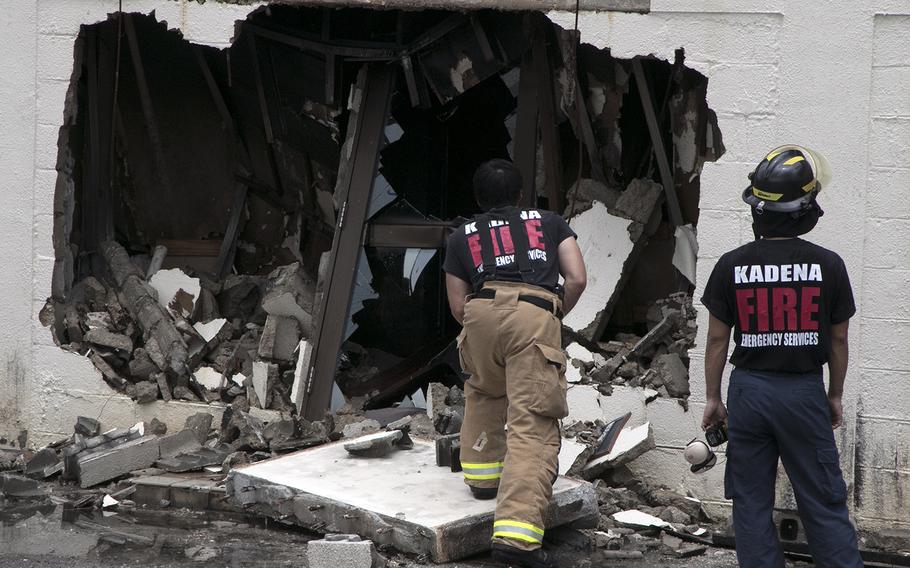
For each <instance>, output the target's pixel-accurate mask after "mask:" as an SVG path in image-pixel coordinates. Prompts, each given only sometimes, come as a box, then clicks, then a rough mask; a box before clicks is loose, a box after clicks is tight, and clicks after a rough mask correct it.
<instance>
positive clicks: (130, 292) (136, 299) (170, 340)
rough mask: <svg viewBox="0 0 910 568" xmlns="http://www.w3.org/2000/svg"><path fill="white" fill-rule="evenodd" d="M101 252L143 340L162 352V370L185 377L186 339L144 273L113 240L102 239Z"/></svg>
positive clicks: (186, 375)
mask: <svg viewBox="0 0 910 568" xmlns="http://www.w3.org/2000/svg"><path fill="white" fill-rule="evenodd" d="M101 255H102V256H103V257H104V260H105V262H107V266H108V269H109V270H110V273H111V276H113V278H114V283H115V284H116V285H117V288H118V290H119V291H120V293H121V294H122V295H123V298H124V300H125V302H126V309H127V310H128V311H129V312H130V315H131V316H132V317H133V320H134V321H135V322H136V323H137V324H138V325H139V329H141V330H142V334H143V336H144V338H145V342H146V343H147V344H148V343H150V342H152V341H154V342H155V343H156V344H157V346H158V352H159V353H161V354H163V356H164V368H163V369H162V370H166V371H167V372H168V374H169V375H171V376H173V377H174V378H175V379H177V380H178V381H179V380H183V381H187V380H188V377H189V369H188V367H187V359H188V357H189V355H188V350H187V345H186V341H184V339H183V336H182V335H181V334H180V332H179V331H177V327H176V326H175V325H174V321H173V320H172V319H171V316H170V314H169V313H168V312H167V310H165V309H164V308H163V307H161V305H160V304H159V303H158V299H157V298H156V294H155V291H154V289H153V288H152V287H151V286H149V284H148V283H147V282H146V281H145V275H144V274H143V273H142V271H141V270H139V268H138V267H137V266H136V265H135V264H133V262H132V261H131V260H130V255H129V254H128V253H127V252H126V249H125V248H123V247H122V246H120V244H118V243H117V242H115V241H105V242H104V243H101ZM158 363H159V362H156V364H158ZM159 367H161V365H159ZM184 384H185V383H184Z"/></svg>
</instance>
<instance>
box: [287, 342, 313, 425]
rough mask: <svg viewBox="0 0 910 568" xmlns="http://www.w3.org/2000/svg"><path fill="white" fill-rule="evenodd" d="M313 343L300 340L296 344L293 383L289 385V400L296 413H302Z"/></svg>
mask: <svg viewBox="0 0 910 568" xmlns="http://www.w3.org/2000/svg"><path fill="white" fill-rule="evenodd" d="M312 356H313V344H312V343H311V342H309V341H306V340H304V341H301V342H300V343H299V344H298V345H297V366H296V367H295V368H294V384H293V385H291V402H293V403H294V406H295V407H297V414H299V415H302V414H303V395H304V393H305V392H306V380H307V377H306V374H307V372H308V371H309V369H310V359H311V358H312Z"/></svg>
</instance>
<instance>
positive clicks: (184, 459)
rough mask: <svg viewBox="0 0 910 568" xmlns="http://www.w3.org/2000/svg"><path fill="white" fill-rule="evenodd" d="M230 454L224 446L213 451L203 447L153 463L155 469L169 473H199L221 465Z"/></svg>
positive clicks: (229, 450) (229, 449)
mask: <svg viewBox="0 0 910 568" xmlns="http://www.w3.org/2000/svg"><path fill="white" fill-rule="evenodd" d="M231 453H232V450H231V448H230V447H228V446H226V445H225V446H221V447H218V448H215V449H212V448H205V447H203V448H199V449H197V450H193V451H190V452H184V453H181V454H178V455H176V456H173V457H169V458H161V459H159V460H157V461H156V462H155V467H159V468H161V469H163V470H165V471H167V472H169V473H184V472H187V471H200V470H202V469H203V468H205V467H206V466H211V465H221V464H223V463H224V460H225V458H227V457H228V456H229V455H230V454H231Z"/></svg>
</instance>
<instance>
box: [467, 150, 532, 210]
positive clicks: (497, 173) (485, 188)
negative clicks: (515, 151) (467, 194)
mask: <svg viewBox="0 0 910 568" xmlns="http://www.w3.org/2000/svg"><path fill="white" fill-rule="evenodd" d="M521 186H522V181H521V172H520V171H518V168H517V167H515V164H513V163H512V162H510V161H508V160H502V159H495V160H490V161H488V162H484V163H482V164H480V166H479V167H478V168H477V171H476V172H474V199H476V200H477V204H478V205H480V208H481V209H483V210H484V211H489V210H490V209H495V208H497V207H508V206H515V205H518V200H519V199H521Z"/></svg>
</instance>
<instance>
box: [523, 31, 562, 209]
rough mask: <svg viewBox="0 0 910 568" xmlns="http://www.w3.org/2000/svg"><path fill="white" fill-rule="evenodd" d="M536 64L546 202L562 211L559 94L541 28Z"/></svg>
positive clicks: (549, 207)
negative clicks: (558, 120)
mask: <svg viewBox="0 0 910 568" xmlns="http://www.w3.org/2000/svg"><path fill="white" fill-rule="evenodd" d="M531 51H532V53H533V56H534V66H535V68H536V70H537V78H538V81H539V85H540V88H538V89H537V95H538V101H539V102H538V104H539V108H538V112H539V113H540V116H539V119H538V120H539V123H540V140H541V143H542V144H543V160H544V171H545V172H546V176H547V179H546V187H547V200H548V201H549V203H548V204H547V207H548V209H550V210H551V211H563V210H564V209H565V208H566V204H565V195H564V194H563V191H562V168H561V164H562V159H561V156H560V144H559V124H557V122H556V117H557V113H556V100H555V99H556V97H555V95H554V93H553V87H554V83H553V76H552V74H551V66H550V57H549V54H548V53H547V43H546V33H545V31H544V29H543V28H542V27H541V28H540V29H539V33H538V34H537V41H535V42H534V45H533V46H532V47H531Z"/></svg>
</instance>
